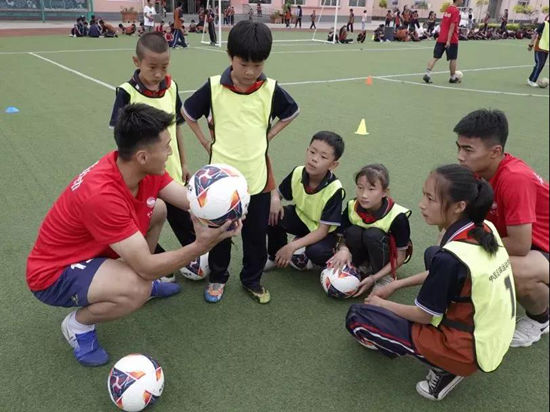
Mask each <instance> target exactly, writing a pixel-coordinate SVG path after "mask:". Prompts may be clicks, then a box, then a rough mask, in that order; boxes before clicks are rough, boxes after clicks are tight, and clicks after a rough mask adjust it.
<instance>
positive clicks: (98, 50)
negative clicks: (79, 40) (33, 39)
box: [0, 49, 135, 55]
mask: <svg viewBox="0 0 550 412" xmlns="http://www.w3.org/2000/svg"><path fill="white" fill-rule="evenodd" d="M133 50H135V49H71V50H34V51H13V52H0V55H8V54H29V53H40V54H55V53H82V52H111V51H133Z"/></svg>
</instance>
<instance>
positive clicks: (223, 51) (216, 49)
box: [193, 46, 227, 54]
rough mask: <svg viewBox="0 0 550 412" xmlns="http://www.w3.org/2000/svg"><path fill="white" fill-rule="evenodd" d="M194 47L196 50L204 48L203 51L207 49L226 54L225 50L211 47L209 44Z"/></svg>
mask: <svg viewBox="0 0 550 412" xmlns="http://www.w3.org/2000/svg"><path fill="white" fill-rule="evenodd" d="M193 48H194V49H198V50H205V51H209V52H213V53H223V54H227V52H226V51H225V50H222V49H220V48H219V47H213V46H210V47H202V46H198V47H193Z"/></svg>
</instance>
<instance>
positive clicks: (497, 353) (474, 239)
mask: <svg viewBox="0 0 550 412" xmlns="http://www.w3.org/2000/svg"><path fill="white" fill-rule="evenodd" d="M492 203H493V191H492V189H491V186H490V185H489V183H487V181H485V180H477V179H476V177H475V176H474V174H473V173H472V172H471V171H470V170H468V169H467V168H465V167H463V166H459V165H447V166H441V167H439V168H437V169H436V170H435V171H434V172H432V173H431V174H430V175H429V176H428V178H427V179H426V182H425V183H424V188H423V197H422V200H421V202H420V212H421V214H422V217H423V218H424V220H425V221H426V223H428V224H429V225H437V226H438V227H439V229H440V230H443V231H444V235H443V237H442V239H441V244H440V247H431V248H428V249H427V250H426V253H425V262H426V268H427V271H426V272H423V273H419V274H417V275H414V276H411V277H408V278H404V279H399V280H396V281H395V282H392V283H390V284H388V285H386V286H384V287H382V288H379V289H377V290H375V291H373V292H372V293H371V294H370V295H369V297H368V298H366V299H365V304H356V305H352V306H351V308H350V310H349V312H348V315H347V318H346V327H347V329H348V331H349V332H350V333H351V334H352V335H353V337H354V338H355V339H357V340H358V341H359V343H361V344H362V345H363V346H365V347H367V348H369V349H373V350H378V351H379V352H380V353H382V354H383V355H386V356H388V357H390V358H396V357H400V356H405V355H409V356H413V357H416V358H417V359H419V360H421V361H422V362H425V363H426V364H428V365H429V367H430V371H429V373H428V375H427V376H426V379H425V380H422V381H420V382H418V383H417V385H416V390H417V392H418V394H419V395H421V396H423V397H425V398H428V399H431V400H441V399H443V398H444V397H445V396H446V395H447V394H448V393H449V392H450V391H451V390H452V389H453V388H454V387H455V386H456V385H457V384H458V383H459V382H460V381H462V379H464V377H465V376H469V375H471V374H473V373H474V372H476V371H477V370H482V371H484V372H492V371H494V370H495V369H496V368H497V367H498V366H499V365H500V363H501V362H502V360H503V358H504V355H505V354H506V352H507V351H508V347H509V346H510V342H511V341H512V336H513V335H514V327H515V319H516V303H515V302H516V295H515V289H514V279H513V276H512V269H511V264H510V258H509V256H508V253H507V252H506V248H505V247H504V245H503V243H502V239H501V238H500V236H499V234H498V232H497V230H496V228H495V227H494V226H493V224H492V223H490V222H489V221H486V220H484V217H485V216H486V214H487V212H488V211H489V209H490V208H491V204H492ZM415 285H422V287H421V288H420V292H419V293H418V295H417V297H416V299H415V302H414V303H415V304H414V305H404V304H401V303H396V302H392V301H390V300H387V299H388V298H389V297H390V296H391V295H392V294H393V293H394V292H395V291H396V290H398V289H401V288H403V287H408V286H415Z"/></svg>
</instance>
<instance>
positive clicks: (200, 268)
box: [180, 252, 210, 280]
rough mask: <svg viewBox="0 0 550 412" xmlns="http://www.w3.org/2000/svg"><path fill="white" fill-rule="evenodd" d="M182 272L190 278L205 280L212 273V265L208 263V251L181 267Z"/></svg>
mask: <svg viewBox="0 0 550 412" xmlns="http://www.w3.org/2000/svg"><path fill="white" fill-rule="evenodd" d="M180 273H181V274H182V275H183V276H184V277H185V278H187V279H190V280H203V279H204V278H206V277H207V276H208V275H209V274H210V266H209V265H208V252H207V253H205V254H204V255H201V256H199V257H198V258H196V259H195V260H193V261H192V262H191V263H189V264H188V265H187V266H184V267H182V268H181V269H180Z"/></svg>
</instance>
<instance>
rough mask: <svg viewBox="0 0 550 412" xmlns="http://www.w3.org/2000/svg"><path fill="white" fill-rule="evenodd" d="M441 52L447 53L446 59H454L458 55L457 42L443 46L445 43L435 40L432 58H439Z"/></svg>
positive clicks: (441, 54)
mask: <svg viewBox="0 0 550 412" xmlns="http://www.w3.org/2000/svg"><path fill="white" fill-rule="evenodd" d="M443 52H446V53H447V61H449V60H456V59H457V57H458V43H457V44H451V45H449V47H447V48H445V43H439V42H437V43H436V44H435V47H434V59H441V56H443Z"/></svg>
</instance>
